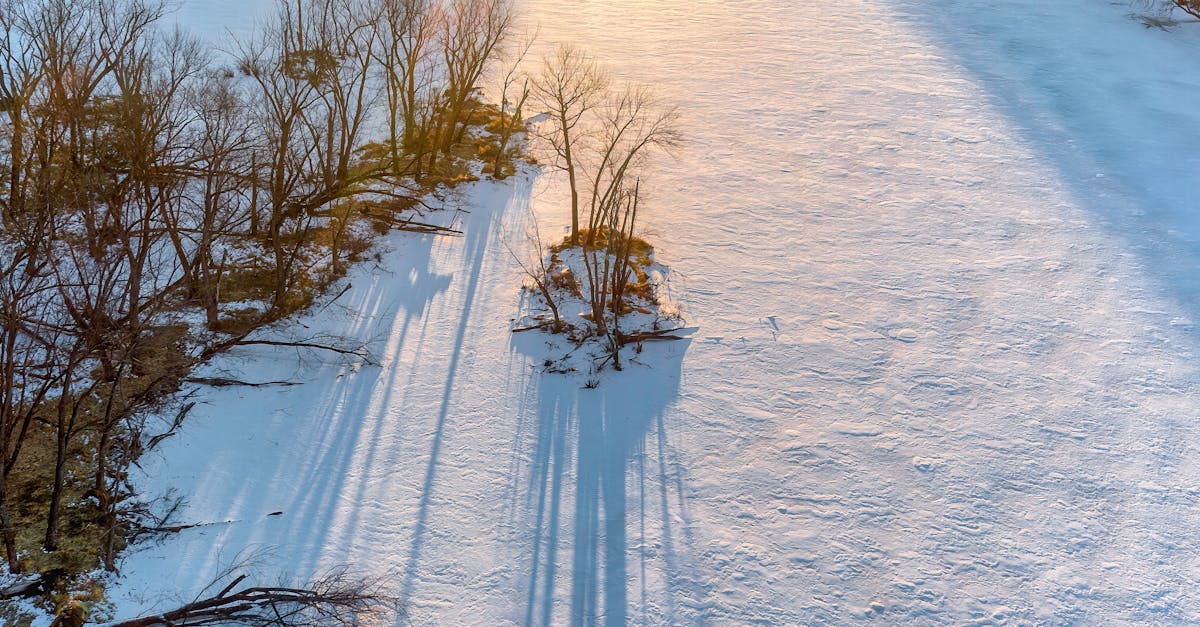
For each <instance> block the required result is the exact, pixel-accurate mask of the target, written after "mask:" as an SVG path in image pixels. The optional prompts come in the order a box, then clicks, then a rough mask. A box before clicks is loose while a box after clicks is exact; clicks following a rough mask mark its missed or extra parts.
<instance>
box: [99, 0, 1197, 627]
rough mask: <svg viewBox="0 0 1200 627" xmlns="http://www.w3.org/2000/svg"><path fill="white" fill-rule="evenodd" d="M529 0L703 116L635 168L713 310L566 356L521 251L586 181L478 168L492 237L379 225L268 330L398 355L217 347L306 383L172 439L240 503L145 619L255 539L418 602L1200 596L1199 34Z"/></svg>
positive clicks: (153, 574) (959, 611) (146, 595)
mask: <svg viewBox="0 0 1200 627" xmlns="http://www.w3.org/2000/svg"><path fill="white" fill-rule="evenodd" d="M522 6H523V10H524V11H525V12H526V14H527V15H528V16H530V18H531V19H537V20H539V21H540V22H541V23H542V39H541V40H540V41H539V47H541V48H543V49H545V48H548V47H549V46H551V45H553V44H554V43H556V42H557V41H560V40H563V41H574V42H576V43H579V44H581V45H583V46H585V47H587V48H589V49H591V50H592V51H594V52H595V53H596V54H597V55H598V56H599V57H600V58H602V59H603V60H604V61H605V63H606V64H607V65H609V66H610V67H611V68H612V69H614V71H616V72H617V73H618V74H620V75H622V76H627V77H632V78H635V79H641V80H644V81H648V82H653V83H654V84H656V85H657V86H658V88H659V89H660V90H661V91H662V92H663V94H664V95H665V96H666V97H667V98H668V99H670V100H672V101H674V102H677V103H678V104H679V105H680V106H681V108H682V110H683V112H684V114H685V119H684V123H683V124H684V131H685V133H686V135H687V143H686V145H685V146H684V147H683V148H681V149H680V150H679V151H678V154H676V155H675V156H674V158H673V159H669V160H664V161H662V162H661V163H660V164H658V165H657V166H656V167H657V171H656V172H655V173H654V174H652V175H650V177H649V178H650V179H651V183H652V184H651V185H646V186H643V187H644V188H648V189H650V190H652V191H651V193H650V195H649V198H648V202H647V206H648V207H651V209H650V212H651V213H652V216H651V217H650V218H649V220H650V224H649V227H650V232H651V233H652V238H651V239H652V240H653V241H655V242H657V243H658V244H659V258H660V260H662V261H663V262H665V263H667V264H668V265H670V266H671V267H672V268H673V269H674V270H675V271H676V276H675V277H674V279H673V283H672V290H673V293H674V294H675V296H676V298H678V299H680V300H682V301H683V302H684V303H685V304H686V307H687V311H688V315H689V316H690V317H691V320H692V322H694V323H695V324H697V325H699V331H698V332H697V333H696V334H695V335H694V336H692V339H691V340H690V341H689V342H687V343H674V344H663V345H658V346H654V347H649V348H647V350H646V353H645V354H644V355H643V356H641V357H640V358H641V360H642V361H644V362H647V363H649V364H652V366H653V367H651V368H646V367H634V368H631V369H630V370H629V371H627V372H625V373H622V374H621V375H619V376H612V375H606V377H605V378H604V381H603V383H602V385H601V386H600V387H599V388H598V389H595V390H585V389H581V385H582V380H581V378H568V377H561V376H557V375H546V376H543V375H539V374H537V373H536V372H535V371H534V368H533V367H532V364H534V363H536V361H537V354H538V350H539V347H538V340H537V338H536V336H534V335H526V334H523V335H522V336H521V337H520V338H516V337H510V334H509V333H508V331H507V329H508V320H509V318H511V317H512V316H513V315H515V312H516V306H517V302H518V299H519V294H518V292H517V287H518V285H519V284H520V282H521V275H520V272H519V269H518V268H516V266H515V264H514V263H513V262H512V261H511V260H510V258H509V255H508V252H507V251H506V250H505V247H504V246H503V245H502V242H503V240H504V239H506V238H507V239H510V240H517V239H519V234H520V233H521V232H522V229H523V228H524V220H525V216H526V209H525V207H526V206H528V204H529V203H531V202H532V204H533V206H534V208H535V210H536V212H537V213H538V214H539V215H540V216H541V221H542V225H543V227H542V228H543V230H544V231H546V232H550V231H553V228H551V227H557V226H559V225H561V224H563V223H565V222H564V220H563V218H564V216H563V214H562V209H561V207H562V204H561V200H562V196H561V193H560V192H557V191H555V188H554V187H553V186H552V185H549V184H548V183H547V181H548V180H549V179H548V178H547V179H543V180H542V181H533V180H530V179H529V178H522V179H519V180H516V181H513V182H512V183H511V184H509V185H506V186H499V185H494V184H488V183H485V184H480V185H478V186H476V187H474V188H472V190H471V191H470V192H468V194H467V196H466V197H465V198H463V199H462V202H464V203H465V204H466V206H469V207H471V213H469V214H465V216H464V218H463V228H464V230H465V236H464V237H462V238H454V239H450V238H443V239H435V238H432V237H428V236H415V235H405V234H397V235H392V236H389V238H388V239H387V244H388V245H389V246H390V247H392V248H393V251H392V252H391V253H389V254H387V255H386V256H385V258H384V262H383V264H382V267H381V268H377V269H372V268H369V267H362V268H359V269H357V270H355V271H354V273H353V274H352V277H351V279H350V280H351V282H352V283H353V285H354V288H353V289H352V290H351V291H350V292H348V293H347V294H346V295H345V296H344V297H342V299H340V300H339V301H337V302H336V303H335V304H333V305H331V306H330V307H328V308H327V309H325V310H323V311H321V312H320V313H317V314H314V315H313V316H309V317H308V318H305V319H302V320H301V321H300V323H303V324H304V325H307V326H308V327H311V329H312V330H308V329H304V328H302V327H300V326H299V323H297V324H296V325H291V326H290V327H289V328H285V329H281V330H280V331H279V332H280V333H282V334H296V333H311V332H314V331H316V330H320V329H327V330H332V331H336V332H340V333H346V334H349V335H351V336H353V337H358V338H362V339H369V340H371V341H372V347H373V350H374V352H375V354H376V355H377V356H378V357H379V359H380V362H381V365H380V366H378V367H376V366H370V365H363V366H361V367H356V366H352V365H348V364H347V363H345V362H344V361H339V360H331V359H330V358H329V357H328V356H327V355H321V354H314V353H311V352H309V353H303V354H297V353H295V352H294V351H293V352H289V351H287V350H279V349H270V350H268V349H267V348H265V347H263V348H255V349H254V350H249V349H239V350H238V351H235V352H234V353H233V354H232V355H230V356H228V357H222V358H220V359H219V360H217V362H216V363H214V364H213V365H212V366H210V369H212V370H216V371H230V372H233V373H235V374H236V375H238V376H242V377H245V378H253V379H254V380H278V379H295V378H303V379H304V380H305V381H307V383H306V384H305V385H304V386H301V387H293V388H280V389H253V390H249V389H224V390H216V391H214V390H206V391H204V392H203V396H202V399H203V401H204V403H203V405H202V406H201V407H198V408H197V410H196V411H195V412H194V414H193V417H192V418H191V419H190V422H189V423H188V424H187V426H186V427H185V429H184V431H183V433H181V434H179V435H177V436H176V437H174V438H171V439H169V440H168V441H167V442H166V443H165V444H164V450H163V451H162V452H161V453H160V454H159V455H158V456H156V457H155V458H154V459H151V460H148V461H147V470H146V473H145V474H146V476H145V477H143V478H142V479H140V482H141V485H147V486H150V487H151V488H153V489H160V490H161V489H164V488H166V487H169V486H175V487H178V488H180V489H181V490H182V491H183V492H184V493H185V494H188V495H190V496H189V498H190V503H189V505H188V507H187V508H186V509H185V511H184V512H183V513H182V518H183V519H184V520H186V521H193V520H213V521H219V520H236V521H240V522H235V523H230V524H226V525H215V526H210V527H203V528H197V529H191V530H186V531H184V532H182V533H181V534H179V535H178V536H177V537H175V538H172V539H169V540H168V541H166V542H165V543H164V544H162V545H158V546H154V547H149V548H145V549H142V550H140V551H135V552H131V553H130V554H129V555H128V556H127V557H126V558H125V560H124V562H123V569H124V573H125V575H126V578H125V579H124V580H123V581H122V582H121V583H120V584H119V585H118V586H117V587H116V590H115V596H116V600H117V602H118V605H119V607H121V608H122V609H121V611H122V613H123V614H133V613H135V612H137V611H139V610H143V609H148V608H150V607H154V606H158V607H160V608H161V607H162V606H163V605H165V604H168V603H169V602H170V600H171V599H172V598H174V599H176V600H178V599H180V598H187V597H188V596H189V595H191V594H194V593H195V591H196V590H197V588H198V587H199V586H200V585H202V584H203V583H204V582H206V581H207V579H208V578H209V577H211V576H213V575H214V574H215V573H217V572H218V571H219V570H220V568H222V567H223V566H226V565H228V564H229V563H231V562H232V561H234V559H235V556H236V555H237V554H238V553H239V551H242V550H243V549H244V548H245V547H263V548H268V549H270V552H269V554H259V555H258V556H257V562H256V563H257V564H258V565H259V569H260V570H261V571H262V572H263V573H266V574H271V573H279V572H285V573H290V574H293V575H295V576H299V577H303V576H306V575H307V574H309V573H312V572H319V571H321V570H323V569H327V568H329V567H332V566H335V565H338V564H347V563H348V564H353V565H355V566H356V567H357V568H360V569H363V570H365V571H367V572H371V573H376V574H380V575H383V576H384V577H385V579H386V581H387V582H388V584H389V586H390V587H392V588H393V589H394V591H395V593H396V594H397V595H398V596H399V597H400V598H401V599H402V600H403V601H404V603H405V605H406V607H407V611H408V614H409V620H410V621H411V622H412V623H414V624H439V625H449V624H464V625H465V624H473V625H485V624H486V625H499V624H537V625H541V624H567V623H598V622H603V623H606V624H622V623H641V624H664V623H673V624H697V623H714V624H842V623H846V622H850V621H855V620H857V621H862V622H875V623H879V624H897V623H908V624H913V623H916V624H922V623H951V624H995V623H1006V622H1011V623H1016V624H1109V623H1115V624H1120V623H1163V622H1197V621H1200V599H1198V598H1197V596H1196V593H1195V590H1196V589H1200V560H1198V556H1197V551H1198V549H1197V547H1198V546H1200V509H1198V505H1200V488H1198V487H1197V485H1196V483H1195V477H1196V476H1197V474H1196V473H1197V471H1198V470H1200V469H1198V468H1197V460H1198V459H1200V449H1198V445H1200V444H1198V443H1200V439H1198V438H1197V435H1200V434H1197V433H1196V431H1197V427H1196V425H1195V415H1196V409H1197V407H1200V386H1197V382H1198V376H1197V371H1196V367H1195V363H1196V362H1195V357H1196V355H1195V352H1196V345H1197V344H1196V342H1197V332H1196V329H1195V326H1194V324H1193V320H1194V318H1195V316H1196V315H1197V313H1198V312H1197V310H1196V308H1197V306H1198V302H1197V299H1196V298H1195V295H1196V294H1197V292H1200V290H1194V289H1193V287H1192V286H1194V285H1196V281H1197V279H1196V277H1197V276H1200V274H1198V273H1197V272H1196V271H1197V265H1198V264H1197V263H1196V252H1197V241H1200V237H1197V235H1200V228H1198V227H1196V226H1195V224H1193V222H1194V219H1193V218H1191V217H1190V216H1189V213H1190V212H1191V210H1192V209H1194V200H1193V198H1194V195H1192V194H1190V193H1189V190H1188V189H1187V187H1186V186H1187V185H1189V184H1194V180H1193V179H1194V175H1195V172H1196V170H1197V166H1198V165H1200V163H1198V160H1197V157H1196V156H1195V155H1196V152H1195V146H1197V145H1200V141H1197V140H1200V137H1197V135H1198V134H1200V113H1198V112H1197V110H1196V107H1195V106H1194V105H1195V103H1196V102H1200V98H1197V97H1196V96H1197V93H1198V91H1200V71H1197V70H1196V69H1195V67H1194V63H1193V61H1194V59H1195V58H1196V53H1197V52H1200V50H1198V49H1200V39H1198V37H1197V35H1196V33H1193V32H1191V31H1176V32H1172V33H1162V32H1159V31H1151V30H1145V29H1143V28H1142V27H1141V26H1140V25H1138V24H1136V23H1134V22H1131V21H1128V20H1126V19H1125V18H1124V13H1125V12H1126V11H1127V9H1125V8H1123V7H1121V6H1116V5H1110V4H1109V3H1107V2H1099V1H1089V0H1063V1H1062V2H1052V3H1048V2H1035V1H1034V0H1013V1H1012V2H1005V3H990V2H983V1H982V0H980V1H974V2H952V1H951V0H930V1H928V2H917V1H916V0H894V1H890V2H889V1H887V0H849V1H848V2H841V3H824V2H823V3H816V2H789V1H786V0H748V1H746V2H738V3H723V2H717V1H715V0H712V1H710V0H700V1H697V2H683V1H674V0H671V1H663V2H654V3H636V2H633V1H632V0H613V1H611V2H606V3H604V4H603V5H601V4H599V3H570V4H569V5H568V4H567V3H557V2H552V1H551V0H529V1H528V2H525V3H523V5H522ZM1110 41H1116V42H1122V44H1123V45H1116V44H1111V45H1109V44H1107V43H1106V42H1110ZM553 232H557V231H553ZM166 458H170V459H171V460H172V461H171V464H169V465H168V464H166V463H165V459H166ZM277 510H278V511H283V512H284V514H283V515H280V516H275V517H266V514H268V513H270V512H273V511H277Z"/></svg>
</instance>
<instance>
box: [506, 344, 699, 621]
mask: <svg viewBox="0 0 1200 627" xmlns="http://www.w3.org/2000/svg"><path fill="white" fill-rule="evenodd" d="M514 342H521V343H523V344H524V343H528V344H529V345H528V346H521V347H520V348H522V349H523V350H524V351H526V352H529V353H530V354H538V353H537V351H536V350H535V349H536V347H537V338H536V337H535V336H525V337H521V338H518V339H514ZM687 344H688V340H684V341H680V342H674V343H672V345H671V346H654V347H647V348H646V353H647V354H650V353H653V355H652V356H651V355H648V357H649V358H648V359H647V360H646V361H648V362H650V363H652V364H653V365H652V366H646V365H639V364H632V365H630V366H629V367H627V368H626V370H625V371H623V372H619V373H608V374H606V375H605V376H603V377H602V382H601V383H600V385H599V387H597V388H595V389H586V388H584V387H582V384H583V381H582V380H581V379H579V378H577V377H572V376H564V375H559V374H539V375H534V376H533V377H532V378H531V380H530V384H531V385H532V386H533V387H534V389H531V390H530V393H531V394H532V395H535V396H536V398H537V404H536V410H535V411H536V422H535V424H534V425H533V429H532V434H531V440H532V449H531V450H530V451H529V456H530V460H529V463H528V464H527V465H526V467H527V471H526V470H524V469H523V471H522V472H527V475H526V476H524V477H521V478H520V480H519V481H518V482H517V483H519V484H520V485H522V486H524V488H523V491H524V493H523V494H520V495H518V496H519V498H518V500H519V501H520V502H522V503H524V508H525V510H526V512H527V513H528V520H529V522H528V527H529V528H530V529H531V531H532V537H531V538H530V540H529V542H528V545H529V546H530V547H531V548H532V553H531V555H529V556H528V558H527V560H528V561H527V562H526V565H525V566H524V568H526V569H527V573H528V574H527V583H526V586H527V587H526V590H525V595H524V596H525V608H524V612H523V614H522V618H521V624H524V625H552V624H558V623H559V622H561V619H562V616H563V615H564V614H565V615H566V616H568V617H569V622H570V624H573V625H598V624H603V625H625V624H631V623H635V624H657V623H660V622H662V621H663V620H669V617H670V616H672V615H673V614H674V605H675V603H676V601H675V593H676V588H677V587H679V586H680V585H682V580H683V579H685V578H682V577H680V576H679V575H680V568H681V567H680V560H679V559H678V550H679V549H678V547H677V546H676V544H677V537H678V535H679V534H678V532H677V531H676V530H674V529H673V528H672V527H673V525H674V522H673V521H675V520H676V519H679V518H682V514H681V513H680V511H679V509H680V507H681V506H682V494H680V493H679V491H680V490H681V486H682V478H681V477H680V476H679V472H680V471H679V467H678V464H676V463H674V461H673V459H672V458H671V454H672V453H671V452H670V450H669V449H670V446H669V437H668V432H667V424H668V420H667V419H666V418H665V416H666V413H667V409H668V408H669V407H671V406H672V405H673V403H674V402H675V400H676V398H677V397H678V393H679V382H680V367H681V365H682V359H683V354H684V352H685V351H686V349H687ZM629 352H630V353H632V351H629ZM571 495H573V496H574V502H573V503H571V502H570V501H569V499H570V497H571ZM631 561H632V563H631ZM650 561H656V562H657V563H655V564H654V565H653V566H652V567H651V568H652V569H654V570H657V571H659V572H663V573H664V574H665V582H663V583H664V585H665V589H663V590H648V588H647V579H646V572H647V568H648V566H647V563H648V562H650ZM567 569H569V571H568V570H567ZM631 594H633V595H635V596H636V598H631ZM649 597H654V598H649ZM648 608H653V611H654V612H655V613H656V614H659V613H661V615H656V616H648V614H647V612H648V611H649V610H648Z"/></svg>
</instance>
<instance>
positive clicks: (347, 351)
mask: <svg viewBox="0 0 1200 627" xmlns="http://www.w3.org/2000/svg"><path fill="white" fill-rule="evenodd" d="M236 345H237V346H252V345H262V346H292V347H295V348H316V349H320V350H326V351H332V352H335V353H339V354H342V355H354V356H355V357H362V358H363V359H368V360H369V359H370V355H369V354H368V353H367V352H366V351H365V350H363V349H362V348H342V347H341V346H332V345H330V344H317V343H316V342H289V341H284V340H245V339H243V340H241V341H239V342H237V343H236Z"/></svg>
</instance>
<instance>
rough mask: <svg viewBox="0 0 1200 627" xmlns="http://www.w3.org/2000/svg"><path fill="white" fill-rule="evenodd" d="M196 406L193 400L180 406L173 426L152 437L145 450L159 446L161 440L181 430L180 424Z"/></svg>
mask: <svg viewBox="0 0 1200 627" xmlns="http://www.w3.org/2000/svg"><path fill="white" fill-rule="evenodd" d="M195 406H196V403H195V402H191V403H188V404H186V405H184V406H183V407H180V408H179V411H178V412H176V413H175V421H174V422H172V423H171V428H169V429H167V430H166V431H164V432H162V433H160V434H158V435H156V436H154V437H152V438H150V441H149V442H147V443H146V446H145V447H144V448H143V450H144V451H148V450H150V449H152V448H154V447H155V446H158V443H159V442H162V441H163V440H165V439H167V438H169V437H171V436H173V435H175V432H176V431H178V430H179V426H180V425H182V424H183V419H184V418H187V415H188V413H190V412H191V411H192V408H193V407H195Z"/></svg>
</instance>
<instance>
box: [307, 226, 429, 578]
mask: <svg viewBox="0 0 1200 627" xmlns="http://www.w3.org/2000/svg"><path fill="white" fill-rule="evenodd" d="M435 239H436V237H435V236H433V235H419V236H414V237H412V238H406V240H405V241H404V246H402V250H401V251H400V252H401V254H399V255H395V260H394V261H393V262H392V263H390V264H389V267H388V273H387V276H384V277H380V278H378V279H377V280H379V281H381V282H382V284H383V285H384V286H386V287H382V286H377V287H376V288H375V289H374V290H373V294H374V296H373V298H372V301H378V300H380V299H381V298H382V297H383V296H384V295H393V298H394V299H395V302H389V303H386V304H384V305H383V306H382V307H380V306H379V305H380V303H378V302H375V303H374V306H372V307H370V308H366V309H363V310H362V315H363V319H362V322H361V328H357V329H354V330H352V332H351V333H350V336H351V337H363V336H367V335H369V334H370V333H371V331H370V330H368V329H367V328H366V327H367V325H369V324H371V323H372V322H376V323H379V322H385V324H381V325H380V327H379V328H377V329H375V330H374V331H375V332H376V333H379V334H381V336H382V337H380V338H379V340H378V342H382V343H384V344H385V346H384V348H383V350H384V354H383V359H384V360H385V361H384V363H382V364H380V367H378V368H369V369H367V370H365V371H361V372H358V373H357V374H354V375H353V377H352V378H351V380H350V381H342V380H341V379H342V377H337V378H334V379H332V380H331V381H330V384H331V386H332V388H331V396H332V397H334V398H336V399H337V400H336V401H335V402H332V403H331V408H330V411H329V412H327V413H328V416H329V419H328V422H327V423H326V426H327V428H326V430H325V433H324V435H323V436H322V437H323V441H322V442H321V444H320V446H319V447H318V448H317V449H316V450H320V451H324V453H323V454H322V455H321V456H320V458H319V459H317V460H316V462H315V463H314V464H313V465H312V466H311V467H310V469H309V471H308V473H306V476H305V477H304V479H303V484H304V485H309V486H313V488H312V490H311V491H310V492H308V493H306V494H304V495H303V499H302V501H300V502H298V503H296V504H295V505H294V511H295V512H296V516H295V520H296V525H297V526H298V528H300V529H309V530H311V534H312V536H311V537H309V538H308V539H307V541H306V542H305V545H306V546H307V547H309V548H310V550H308V551H306V552H305V555H306V556H307V560H306V562H305V563H303V564H302V567H301V572H302V573H304V574H308V575H312V574H315V570H316V568H317V566H318V563H317V562H318V558H319V556H320V550H319V549H320V548H321V547H327V546H342V547H345V546H349V545H350V542H348V539H347V538H339V539H333V538H330V537H329V535H330V533H331V532H332V530H333V527H334V526H333V525H332V524H331V523H332V516H333V515H334V513H335V512H337V511H338V508H337V507H335V505H336V500H337V499H339V498H344V497H345V495H344V494H343V493H344V491H345V488H346V486H345V483H346V481H347V479H348V477H347V472H346V469H347V468H349V467H350V466H351V464H352V460H353V458H354V457H355V455H356V451H359V450H361V449H364V448H365V452H364V460H363V462H362V465H363V466H364V467H366V468H374V467H375V465H374V463H373V462H374V460H375V456H376V454H377V452H378V451H377V449H378V447H379V446H380V441H381V438H380V434H381V433H382V431H383V430H384V428H385V421H386V415H387V412H386V408H387V407H388V406H389V405H390V402H391V399H392V397H393V395H394V394H395V393H396V391H397V390H398V389H401V386H398V385H397V384H396V379H397V377H399V376H400V374H401V369H400V368H397V367H396V366H395V364H392V363H389V362H388V360H390V359H391V358H393V357H394V356H395V355H393V353H394V352H398V351H399V350H401V349H403V347H404V346H405V343H406V341H407V340H408V337H409V332H410V330H411V328H412V326H413V323H414V322H415V321H418V320H421V319H423V318H425V316H426V313H427V311H428V309H429V305H430V303H432V302H433V301H434V299H435V298H437V297H438V296H439V295H440V294H442V293H443V292H445V291H446V289H447V288H448V287H449V286H450V282H451V275H449V274H438V273H436V272H435V271H433V269H432V267H431V264H432V251H433V244H434V241H435ZM397 285H399V287H396V286H397ZM377 390H382V392H381V393H380V394H381V396H380V397H379V398H377V397H376V394H374V393H373V392H375V391H377ZM355 422H361V423H362V424H354V423H355ZM367 485H368V482H367V481H359V482H358V485H357V487H356V489H355V490H354V497H353V500H352V502H355V503H361V502H362V501H363V496H364V491H365V490H366V488H367ZM360 513H361V510H360V509H359V508H352V509H351V510H350V512H349V519H348V520H346V521H343V522H344V523H345V524H342V525H339V526H338V527H339V528H340V529H342V530H343V532H344V533H350V532H353V530H355V529H357V527H358V524H357V523H358V516H359V515H360Z"/></svg>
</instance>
